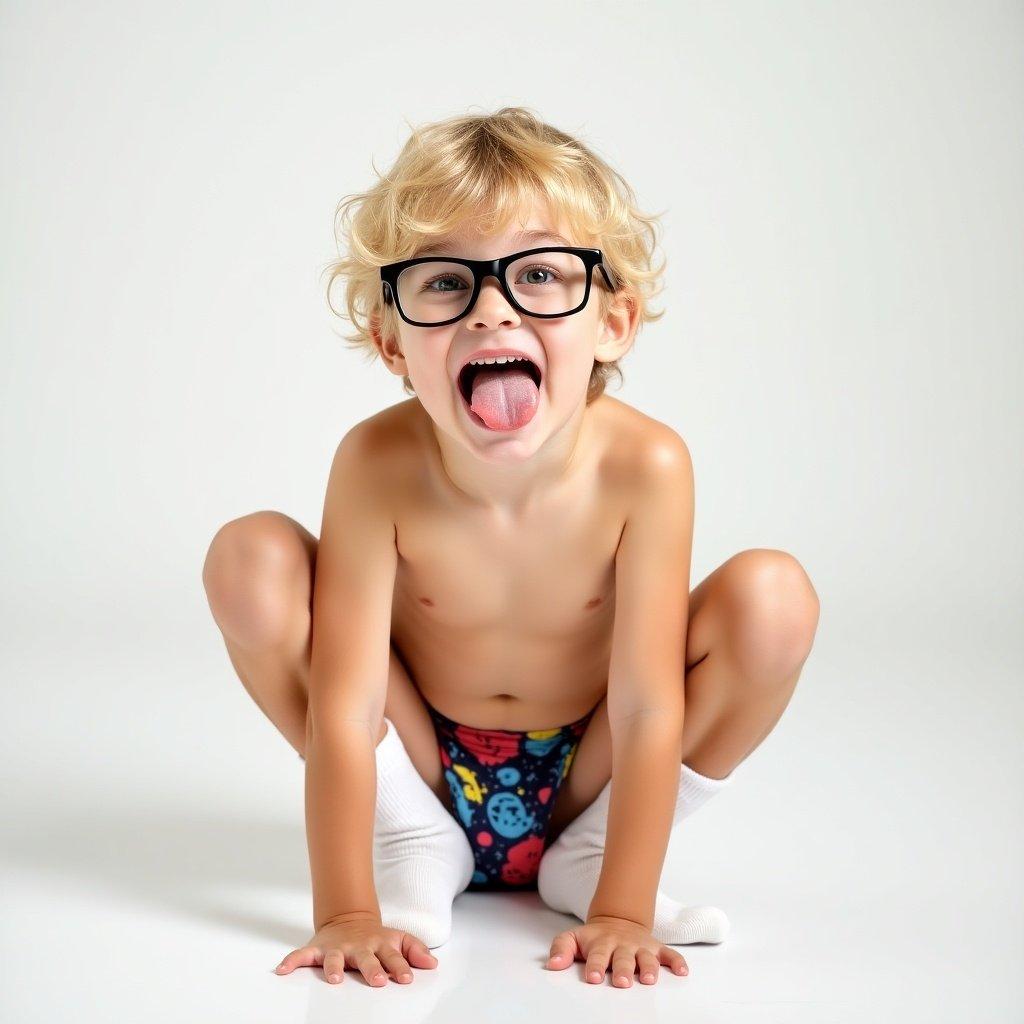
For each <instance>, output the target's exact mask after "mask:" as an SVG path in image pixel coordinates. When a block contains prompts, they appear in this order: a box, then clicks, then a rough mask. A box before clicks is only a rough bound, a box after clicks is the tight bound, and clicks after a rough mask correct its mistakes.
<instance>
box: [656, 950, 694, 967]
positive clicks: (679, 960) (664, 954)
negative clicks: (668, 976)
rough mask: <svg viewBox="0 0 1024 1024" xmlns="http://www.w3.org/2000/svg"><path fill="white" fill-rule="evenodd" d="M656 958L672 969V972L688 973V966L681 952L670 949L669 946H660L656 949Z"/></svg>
mask: <svg viewBox="0 0 1024 1024" xmlns="http://www.w3.org/2000/svg"><path fill="white" fill-rule="evenodd" d="M658 959H659V960H660V961H661V962H662V963H663V964H664V965H665V966H666V967H668V968H669V970H671V971H672V973H673V974H689V973H690V968H689V967H687V966H686V961H685V960H684V959H683V954H682V953H679V952H677V951H676V950H674V949H672V947H671V946H662V947H661V949H659V950H658Z"/></svg>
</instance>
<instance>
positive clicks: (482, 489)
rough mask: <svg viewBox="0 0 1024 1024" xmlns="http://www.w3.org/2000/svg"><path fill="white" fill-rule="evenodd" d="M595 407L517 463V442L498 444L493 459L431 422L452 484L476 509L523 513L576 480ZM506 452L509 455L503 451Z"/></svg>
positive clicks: (580, 411) (582, 408)
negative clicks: (484, 508) (575, 476)
mask: <svg viewBox="0 0 1024 1024" xmlns="http://www.w3.org/2000/svg"><path fill="white" fill-rule="evenodd" d="M592 410H593V404H592V405H591V406H587V404H586V402H585V401H582V402H581V403H580V404H579V405H578V406H577V407H576V408H575V409H574V410H573V412H572V414H571V415H570V416H569V418H568V419H567V420H566V421H565V422H564V423H562V424H561V426H559V427H558V429H557V430H555V431H554V433H552V434H551V435H550V436H549V437H548V438H547V439H546V440H545V441H544V443H543V444H542V445H541V446H540V447H539V448H538V449H537V450H536V451H535V452H534V453H533V454H532V455H527V456H525V457H517V456H516V454H515V446H516V442H504V443H502V442H498V443H497V445H496V446H495V449H494V451H495V454H494V455H492V456H491V457H490V458H488V457H486V455H483V456H481V455H479V454H477V453H476V452H475V451H473V450H472V449H470V448H468V447H466V446H465V445H464V444H460V443H459V442H458V441H456V440H454V439H453V438H451V437H450V436H448V435H447V434H445V433H443V432H442V431H440V430H438V428H437V424H435V423H434V421H433V420H431V419H430V418H429V417H427V419H428V421H429V423H430V426H431V429H432V431H433V434H434V438H435V439H436V442H437V448H438V453H439V456H440V460H441V467H442V469H443V472H444V473H445V475H446V477H447V479H448V482H449V483H450V484H451V486H452V487H454V488H455V489H456V490H457V491H459V492H460V493H461V494H462V495H463V496H464V497H466V498H468V499H469V500H471V501H472V502H474V503H475V504H478V505H481V506H484V507H486V508H489V509H493V510H495V511H500V512H508V513H513V514H516V513H522V512H525V511H527V510H529V508H530V507H531V506H533V505H534V504H535V503H536V502H537V501H538V500H539V499H542V498H543V497H545V496H546V495H548V494H550V492H551V491H552V490H554V489H556V488H558V487H559V486H561V485H562V484H563V483H564V482H565V481H566V480H567V479H568V478H569V477H571V476H572V475H573V473H574V472H575V470H576V469H577V467H578V466H579V465H580V463H581V462H582V461H583V458H582V456H583V455H584V453H585V452H586V451H587V448H588V440H589V437H590V432H589V425H590V422H591V419H592ZM501 448H504V450H500V449H501Z"/></svg>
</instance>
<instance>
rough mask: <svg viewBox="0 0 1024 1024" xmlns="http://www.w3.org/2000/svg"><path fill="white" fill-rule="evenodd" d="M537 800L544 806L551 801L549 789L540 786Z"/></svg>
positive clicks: (548, 787)
mask: <svg viewBox="0 0 1024 1024" xmlns="http://www.w3.org/2000/svg"><path fill="white" fill-rule="evenodd" d="M537 799H538V800H539V801H540V802H541V803H542V804H546V803H547V802H548V801H549V800H550V799H551V787H550V786H542V787H541V788H540V789H538V790H537Z"/></svg>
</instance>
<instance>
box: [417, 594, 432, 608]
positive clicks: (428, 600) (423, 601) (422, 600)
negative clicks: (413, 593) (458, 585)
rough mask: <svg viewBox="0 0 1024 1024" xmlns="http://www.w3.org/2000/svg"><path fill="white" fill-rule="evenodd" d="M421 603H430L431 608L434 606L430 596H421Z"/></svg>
mask: <svg viewBox="0 0 1024 1024" xmlns="http://www.w3.org/2000/svg"><path fill="white" fill-rule="evenodd" d="M420 604H425V605H428V606H429V607H431V608H433V607H434V602H433V601H431V600H430V598H429V597H421V598H420Z"/></svg>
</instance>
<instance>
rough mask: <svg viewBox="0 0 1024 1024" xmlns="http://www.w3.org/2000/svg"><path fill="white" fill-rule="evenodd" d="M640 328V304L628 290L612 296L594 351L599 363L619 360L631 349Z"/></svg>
mask: <svg viewBox="0 0 1024 1024" xmlns="http://www.w3.org/2000/svg"><path fill="white" fill-rule="evenodd" d="M639 326H640V302H639V300H638V298H637V296H636V295H634V294H633V293H632V292H631V291H629V290H628V289H625V288H623V289H620V290H619V291H617V292H614V293H613V294H612V297H611V300H610V305H609V308H608V312H607V313H606V314H605V316H604V319H603V320H602V321H601V336H600V339H599V341H598V343H597V348H596V350H595V351H594V358H595V359H596V360H597V361H598V362H599V363H611V362H614V361H615V360H616V359H621V358H622V356H624V355H625V354H626V353H627V352H628V351H629V350H630V349H631V348H632V347H633V341H634V339H635V338H636V332H637V328H638V327H639Z"/></svg>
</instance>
